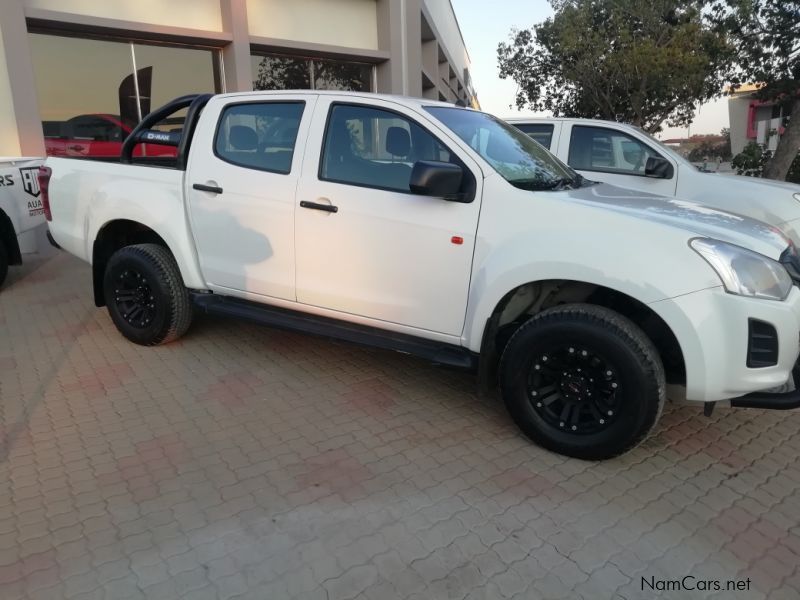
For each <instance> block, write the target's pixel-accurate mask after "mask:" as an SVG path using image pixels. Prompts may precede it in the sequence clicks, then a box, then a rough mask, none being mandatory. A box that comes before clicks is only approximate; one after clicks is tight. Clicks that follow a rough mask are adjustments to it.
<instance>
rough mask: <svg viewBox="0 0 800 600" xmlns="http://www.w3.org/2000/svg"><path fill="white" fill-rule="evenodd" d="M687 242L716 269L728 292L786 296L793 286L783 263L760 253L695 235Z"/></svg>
mask: <svg viewBox="0 0 800 600" xmlns="http://www.w3.org/2000/svg"><path fill="white" fill-rule="evenodd" d="M689 245H690V246H691V247H692V249H693V250H694V251H695V252H697V253H698V254H699V255H700V256H702V257H703V258H704V259H705V260H706V262H707V263H708V264H709V265H711V268H712V269H714V271H716V272H717V275H719V278H720V279H721V280H722V284H723V285H724V286H725V290H726V291H727V292H728V293H731V294H738V295H739V296H750V297H752V298H766V299H768V300H785V299H786V296H788V295H789V292H790V291H791V290H792V279H791V278H790V277H789V273H787V271H786V269H785V268H784V266H783V265H782V264H781V263H779V262H778V261H775V260H772V259H771V258H768V257H766V256H764V255H763V254H758V253H757V252H753V251H751V250H746V249H745V248H741V247H739V246H734V245H733V244H727V243H725V242H720V241H719V240H712V239H708V238H695V239H693V240H692V241H690V242H689Z"/></svg>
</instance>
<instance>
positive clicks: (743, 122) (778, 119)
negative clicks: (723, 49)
mask: <svg viewBox="0 0 800 600" xmlns="http://www.w3.org/2000/svg"><path fill="white" fill-rule="evenodd" d="M757 90H758V86H757V85H753V84H747V85H743V86H741V87H740V88H738V89H737V90H736V91H734V92H732V93H731V96H730V98H729V99H728V116H729V117H730V123H731V151H732V152H733V155H734V156H736V155H737V154H739V153H740V152H741V151H742V150H744V147H745V146H746V145H747V144H748V143H750V142H756V143H757V144H761V145H763V146H766V147H767V148H768V149H770V150H772V151H773V152H774V151H775V149H776V148H777V147H778V140H780V137H781V135H782V134H783V130H784V126H783V125H784V122H785V120H786V118H787V117H788V116H789V113H787V112H785V108H784V107H782V105H781V104H780V103H779V102H769V101H764V100H759V99H758V98H757V97H756V94H755V92H756V91H757Z"/></svg>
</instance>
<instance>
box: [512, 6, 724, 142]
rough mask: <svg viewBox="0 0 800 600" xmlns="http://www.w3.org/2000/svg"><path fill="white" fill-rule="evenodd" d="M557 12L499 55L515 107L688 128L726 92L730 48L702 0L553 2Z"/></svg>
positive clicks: (517, 35)
mask: <svg viewBox="0 0 800 600" xmlns="http://www.w3.org/2000/svg"><path fill="white" fill-rule="evenodd" d="M551 3H552V5H553V7H554V9H555V15H554V16H553V17H552V18H549V19H547V20H546V21H545V22H543V23H540V24H538V25H535V26H534V27H533V28H532V29H526V30H521V31H520V30H512V32H511V39H510V41H509V43H500V44H499V46H498V49H497V54H498V61H499V66H500V77H501V78H508V77H510V78H512V79H513V80H514V81H516V82H517V84H518V86H519V87H518V92H517V97H516V105H517V107H519V108H523V107H525V106H528V107H530V108H532V109H533V110H537V111H544V110H547V111H552V112H553V114H554V115H556V116H567V117H589V118H601V119H612V120H617V121H627V122H630V123H633V124H634V125H638V126H640V127H642V128H644V129H646V130H647V131H649V132H651V133H654V132H656V131H659V130H660V128H661V125H662V123H664V122H668V123H669V124H671V125H684V124H686V123H688V122H690V121H691V119H692V117H693V115H694V112H695V107H696V106H697V105H698V104H699V103H701V102H703V101H706V100H708V99H710V98H713V97H714V96H718V95H720V94H721V92H722V87H723V80H722V73H723V71H724V65H725V62H726V60H727V57H728V56H729V53H730V48H729V47H728V45H727V42H726V40H725V36H724V35H722V34H721V33H719V32H717V31H713V30H712V29H711V28H710V27H708V26H707V25H706V24H704V21H703V18H702V14H701V8H702V4H703V0H648V1H646V2H643V1H642V0H552V2H551Z"/></svg>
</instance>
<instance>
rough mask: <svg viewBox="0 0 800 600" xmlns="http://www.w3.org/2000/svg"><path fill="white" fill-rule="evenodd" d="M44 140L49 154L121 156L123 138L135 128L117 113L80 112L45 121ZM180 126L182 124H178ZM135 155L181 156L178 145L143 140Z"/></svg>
mask: <svg viewBox="0 0 800 600" xmlns="http://www.w3.org/2000/svg"><path fill="white" fill-rule="evenodd" d="M42 126H43V127H44V144H45V149H46V151H47V155H48V156H67V157H74V158H112V157H118V156H119V155H120V151H121V150H122V142H124V141H125V138H126V137H128V134H129V133H130V132H131V131H132V130H133V126H130V125H126V124H125V123H123V122H122V121H121V120H120V118H119V117H118V116H117V115H106V114H90V115H78V116H77V117H72V118H71V119H69V120H67V121H45V122H44V123H42ZM177 127H178V128H180V126H179V125H178V126H177ZM133 155H134V156H177V148H174V147H170V146H159V145H153V144H139V145H138V146H136V149H135V150H134V153H133Z"/></svg>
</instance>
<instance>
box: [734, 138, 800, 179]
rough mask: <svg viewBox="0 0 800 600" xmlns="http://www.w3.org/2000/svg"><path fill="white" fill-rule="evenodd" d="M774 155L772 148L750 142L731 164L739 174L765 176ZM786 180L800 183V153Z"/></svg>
mask: <svg viewBox="0 0 800 600" xmlns="http://www.w3.org/2000/svg"><path fill="white" fill-rule="evenodd" d="M772 157H773V154H772V150H768V149H767V148H765V147H764V146H762V145H761V144H757V143H755V142H750V143H749V144H747V146H745V147H744V150H742V151H741V152H740V153H739V154H737V155H736V156H734V157H733V161H732V162H731V166H732V167H733V168H734V169H735V170H736V174H737V175H745V176H747V177H764V171H765V170H766V167H767V165H768V164H769V163H770V161H771V160H772ZM786 181H788V182H790V183H800V154H797V155H796V156H795V158H794V162H792V164H791V165H790V167H789V172H788V174H787V175H786Z"/></svg>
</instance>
